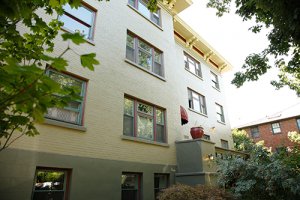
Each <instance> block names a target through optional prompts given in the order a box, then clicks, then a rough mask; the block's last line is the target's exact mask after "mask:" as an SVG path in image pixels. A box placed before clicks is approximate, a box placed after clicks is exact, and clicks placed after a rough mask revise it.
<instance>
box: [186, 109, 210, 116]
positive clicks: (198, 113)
mask: <svg viewBox="0 0 300 200" xmlns="http://www.w3.org/2000/svg"><path fill="white" fill-rule="evenodd" d="M189 110H190V111H192V112H194V113H197V114H199V115H202V116H203V117H207V118H208V116H207V115H205V114H202V113H199V112H197V111H196V110H193V109H191V108H189Z"/></svg>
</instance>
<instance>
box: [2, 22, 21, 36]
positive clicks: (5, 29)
mask: <svg viewBox="0 0 300 200" xmlns="http://www.w3.org/2000/svg"><path fill="white" fill-rule="evenodd" d="M19 21H20V20H17V21H15V22H14V23H12V24H11V25H10V26H9V27H8V28H6V29H5V30H4V31H2V32H0V35H2V34H4V33H6V32H7V31H8V30H9V29H11V28H12V27H13V26H14V25H16V23H18V22H19Z"/></svg>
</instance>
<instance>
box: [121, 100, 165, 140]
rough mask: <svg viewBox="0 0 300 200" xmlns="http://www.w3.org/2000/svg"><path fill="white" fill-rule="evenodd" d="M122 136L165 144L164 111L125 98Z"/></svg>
mask: <svg viewBox="0 0 300 200" xmlns="http://www.w3.org/2000/svg"><path fill="white" fill-rule="evenodd" d="M123 134H124V135H127V136H132V137H139V138H145V139H149V140H154V141H157V142H166V134H165V111H164V110H162V109H159V108H157V107H155V106H150V105H148V104H145V103H142V102H139V101H137V100H133V99H130V98H127V97H125V98H124V121H123Z"/></svg>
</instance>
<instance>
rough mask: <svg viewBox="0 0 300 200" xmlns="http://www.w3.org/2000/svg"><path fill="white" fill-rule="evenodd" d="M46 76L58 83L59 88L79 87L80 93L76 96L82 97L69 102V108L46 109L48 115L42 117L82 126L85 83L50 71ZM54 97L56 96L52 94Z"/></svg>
mask: <svg viewBox="0 0 300 200" xmlns="http://www.w3.org/2000/svg"><path fill="white" fill-rule="evenodd" d="M46 75H48V76H49V77H50V78H51V79H53V80H54V81H56V82H58V83H59V84H60V85H61V87H64V86H66V87H70V86H75V87H79V89H81V92H80V93H78V95H79V96H81V97H82V100H81V101H79V100H76V101H71V102H70V104H69V106H68V107H65V108H58V107H52V108H48V114H45V115H44V116H45V117H46V118H50V119H55V120H59V121H63V122H67V123H71V124H77V125H82V115H83V102H84V97H85V85H86V82H85V81H82V80H80V79H77V78H74V77H72V76H69V75H66V74H63V73H61V72H58V71H55V70H52V69H49V70H47V72H46ZM54 96H56V95H55V94H54Z"/></svg>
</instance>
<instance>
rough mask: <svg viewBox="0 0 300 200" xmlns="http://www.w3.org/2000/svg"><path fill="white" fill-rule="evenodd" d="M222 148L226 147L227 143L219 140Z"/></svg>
mask: <svg viewBox="0 0 300 200" xmlns="http://www.w3.org/2000/svg"><path fill="white" fill-rule="evenodd" d="M221 144H222V147H223V148H226V149H227V148H228V143H227V142H226V141H222V142H221Z"/></svg>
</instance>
